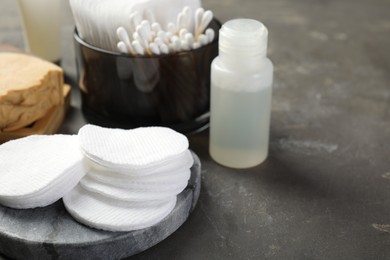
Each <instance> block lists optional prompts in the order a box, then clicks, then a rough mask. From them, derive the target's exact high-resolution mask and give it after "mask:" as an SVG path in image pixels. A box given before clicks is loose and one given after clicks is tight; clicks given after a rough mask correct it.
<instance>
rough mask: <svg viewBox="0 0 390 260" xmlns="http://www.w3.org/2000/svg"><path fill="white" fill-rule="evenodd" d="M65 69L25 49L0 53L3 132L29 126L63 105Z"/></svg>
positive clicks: (0, 114)
mask: <svg viewBox="0 0 390 260" xmlns="http://www.w3.org/2000/svg"><path fill="white" fill-rule="evenodd" d="M63 85H64V73H63V70H62V69H61V68H60V67H58V66H57V65H54V64H52V63H50V62H47V61H45V60H42V59H40V58H37V57H33V56H30V55H27V54H23V53H7V52H4V53H0V132H2V131H4V132H7V131H8V132H9V131H14V130H18V129H20V128H23V127H26V126H28V125H30V124H31V123H33V122H35V121H36V120H38V119H40V118H42V117H44V116H45V115H46V114H47V112H48V111H49V110H50V109H51V108H52V107H53V106H58V105H62V104H63V102H64V94H63Z"/></svg>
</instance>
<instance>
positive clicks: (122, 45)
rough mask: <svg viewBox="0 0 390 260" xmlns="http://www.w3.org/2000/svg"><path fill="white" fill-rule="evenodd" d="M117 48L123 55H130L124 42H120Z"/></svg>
mask: <svg viewBox="0 0 390 260" xmlns="http://www.w3.org/2000/svg"><path fill="white" fill-rule="evenodd" d="M117 47H118V50H119V51H120V52H121V53H126V54H127V53H128V51H127V46H126V44H125V43H124V42H122V41H120V42H118V44H117Z"/></svg>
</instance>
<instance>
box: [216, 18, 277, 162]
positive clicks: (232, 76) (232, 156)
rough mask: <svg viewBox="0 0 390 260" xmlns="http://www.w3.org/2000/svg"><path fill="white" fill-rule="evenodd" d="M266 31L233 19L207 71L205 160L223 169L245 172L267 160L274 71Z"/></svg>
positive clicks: (255, 23)
mask: <svg viewBox="0 0 390 260" xmlns="http://www.w3.org/2000/svg"><path fill="white" fill-rule="evenodd" d="M267 41H268V30H267V28H266V27H265V26H264V25H263V24H262V23H260V22H259V21H256V20H252V19H235V20H231V21H228V22H226V23H225V24H224V25H223V26H222V28H221V30H220V32H219V56H218V57H216V58H215V59H214V61H213V62H212V65H211V101H210V103H211V108H210V147H209V149H210V155H211V157H212V158H213V159H214V160H215V161H216V162H218V163H219V164H222V165H224V166H228V167H232V168H249V167H253V166H256V165H258V164H260V163H262V162H263V161H264V160H265V159H266V157H267V155H268V144H269V128H270V114H271V96H272V80H273V65H272V62H271V61H270V60H269V59H268V58H267Z"/></svg>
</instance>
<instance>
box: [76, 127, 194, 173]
mask: <svg viewBox="0 0 390 260" xmlns="http://www.w3.org/2000/svg"><path fill="white" fill-rule="evenodd" d="M78 136H79V141H80V146H81V148H82V150H83V151H84V153H85V155H86V156H87V157H88V158H89V159H91V160H93V161H95V162H97V163H98V164H101V165H103V166H105V167H109V168H112V169H114V170H116V169H122V170H123V169H126V170H129V171H132V170H134V171H142V169H148V168H149V169H150V168H152V167H155V166H162V165H167V164H169V163H173V162H175V161H176V160H177V159H178V158H180V157H181V156H183V155H182V154H183V153H185V152H186V150H187V149H188V139H187V138H186V137H185V136H184V135H182V134H180V133H178V132H176V131H174V130H172V129H170V128H165V127H143V128H136V129H132V130H123V129H109V128H103V127H99V126H94V125H86V126H84V127H82V128H81V129H80V130H79V133H78Z"/></svg>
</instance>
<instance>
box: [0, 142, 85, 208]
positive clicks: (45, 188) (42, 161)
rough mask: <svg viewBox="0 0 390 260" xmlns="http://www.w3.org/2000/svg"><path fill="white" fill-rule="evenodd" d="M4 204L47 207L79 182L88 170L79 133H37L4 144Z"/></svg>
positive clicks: (0, 198)
mask: <svg viewBox="0 0 390 260" xmlns="http://www.w3.org/2000/svg"><path fill="white" fill-rule="evenodd" d="M0 158H1V161H0V204H3V205H5V206H8V207H12V208H35V207H44V206H47V205H49V204H51V203H53V202H55V201H57V200H58V199H60V198H61V197H62V196H63V195H65V194H66V193H67V192H68V191H70V190H71V189H72V188H73V187H75V186H76V185H77V183H78V182H79V181H80V179H81V178H82V177H83V176H84V175H85V173H86V171H85V169H84V165H83V155H82V153H81V151H80V148H79V144H78V138H77V136H71V135H50V136H49V135H34V136H29V137H25V138H21V139H17V140H14V141H9V142H7V143H5V144H3V145H1V146H0Z"/></svg>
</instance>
